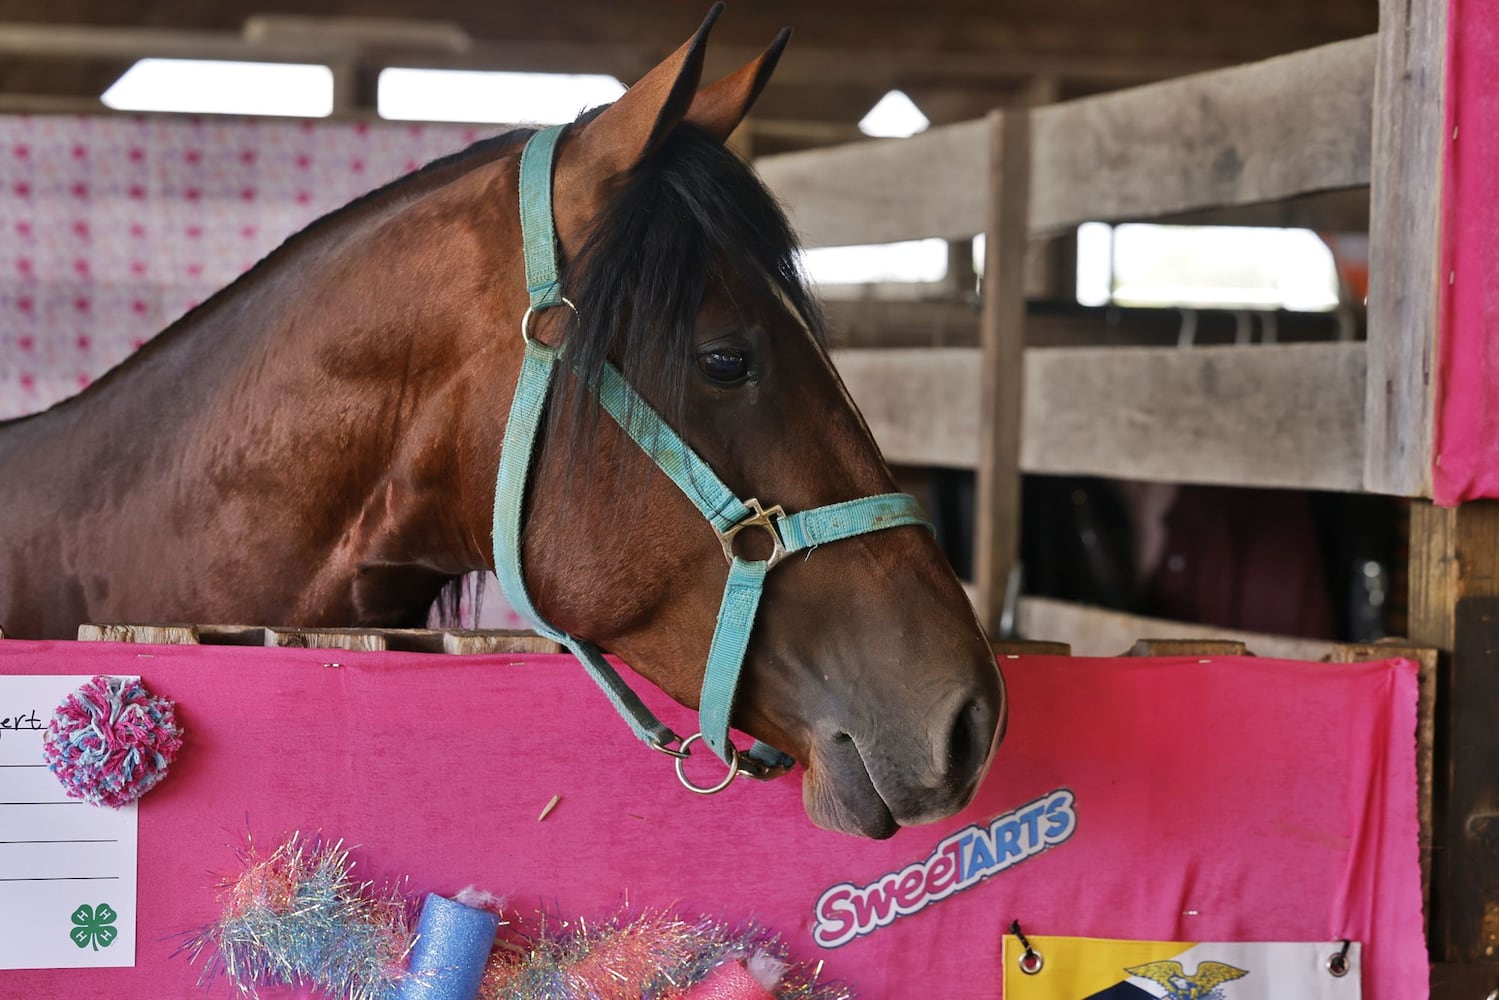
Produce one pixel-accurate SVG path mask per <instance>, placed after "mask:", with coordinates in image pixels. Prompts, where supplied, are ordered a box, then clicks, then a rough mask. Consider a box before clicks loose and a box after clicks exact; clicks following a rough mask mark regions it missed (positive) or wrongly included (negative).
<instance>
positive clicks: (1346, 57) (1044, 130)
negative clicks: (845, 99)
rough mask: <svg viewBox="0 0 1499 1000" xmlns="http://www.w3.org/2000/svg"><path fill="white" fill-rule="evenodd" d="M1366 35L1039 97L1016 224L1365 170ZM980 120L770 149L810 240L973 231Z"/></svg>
mask: <svg viewBox="0 0 1499 1000" xmlns="http://www.w3.org/2000/svg"><path fill="white" fill-rule="evenodd" d="M1375 48H1376V40H1375V36H1372V35H1371V36H1368V37H1365V38H1358V39H1354V40H1352V41H1347V42H1338V43H1335V44H1333V45H1325V46H1322V47H1321V48H1317V49H1309V50H1307V51H1305V52H1297V53H1294V54H1292V55H1288V56H1280V57H1278V58H1275V59H1269V60H1266V61H1264V62H1259V63H1252V64H1250V65H1247V66H1236V67H1233V68H1231V69H1224V70H1216V71H1214V72H1211V73H1203V74H1199V75H1197V76H1190V77H1183V78H1181V79H1177V80H1169V81H1166V82H1163V83H1158V84H1152V85H1149V86H1145V87H1137V88H1134V89H1131V90H1125V91H1118V92H1116V93H1112V94H1104V95H1101V96H1098V97H1089V98H1084V99H1082V100H1077V101H1069V102H1067V103H1064V104H1054V105H1050V106H1047V107H1043V108H1037V109H1035V111H1034V112H1033V125H1032V133H1033V134H1032V141H1031V157H1032V159H1031V178H1032V191H1031V207H1030V215H1029V223H1028V226H1029V232H1030V233H1031V234H1032V235H1044V234H1048V233H1054V232H1058V231H1061V230H1064V229H1067V228H1069V227H1071V226H1075V225H1077V224H1078V223H1080V222H1087V221H1090V220H1105V221H1107V220H1118V219H1146V218H1155V217H1159V216H1166V215H1174V214H1179V213H1183V212H1191V211H1196V210H1199V209H1207V208H1218V207H1222V206H1238V205H1252V204H1257V203H1261V202H1271V201H1278V200H1282V199H1288V198H1293V197H1296V196H1299V195H1304V194H1308V193H1312V192H1319V191H1325V190H1332V189H1338V188H1353V187H1367V186H1368V185H1369V181H1370V149H1371V116H1372V110H1371V109H1372V101H1373V94H1374V57H1375ZM987 153H988V150H987V149H986V145H985V133H984V129H983V126H982V123H981V122H979V121H973V122H964V123H961V124H958V125H948V126H944V127H942V128H935V129H930V130H929V131H927V132H924V133H922V134H921V135H918V136H913V137H912V138H910V139H898V140H881V141H878V142H865V143H855V144H851V145H848V146H842V147H837V148H833V149H825V150H810V151H806V152H801V153H786V154H782V155H779V156H769V157H765V158H763V159H761V160H760V161H759V162H758V163H757V167H758V168H759V170H760V174H761V176H762V177H763V178H764V179H765V181H766V183H767V184H769V185H770V187H771V190H773V191H775V192H776V194H777V196H778V197H780V198H781V199H782V200H783V201H784V202H785V203H786V205H787V208H788V210H789V212H790V214H791V218H792V222H793V224H794V225H795V226H796V227H797V230H798V231H799V232H800V233H801V235H802V238H803V239H804V240H805V241H806V242H807V244H808V245H809V246H836V245H841V244H854V243H888V242H894V241H896V240H907V239H918V238H922V237H927V236H940V237H943V238H947V239H955V238H959V237H962V236H971V235H974V233H975V232H976V231H977V226H978V223H979V220H981V219H982V218H983V205H984V201H983V199H984V178H983V165H982V161H983V159H984V158H985V157H986V156H987Z"/></svg>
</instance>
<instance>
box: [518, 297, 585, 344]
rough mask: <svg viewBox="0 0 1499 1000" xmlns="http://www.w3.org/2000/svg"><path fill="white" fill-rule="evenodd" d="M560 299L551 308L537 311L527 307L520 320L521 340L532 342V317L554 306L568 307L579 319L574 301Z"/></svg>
mask: <svg viewBox="0 0 1499 1000" xmlns="http://www.w3.org/2000/svg"><path fill="white" fill-rule="evenodd" d="M558 298H559V300H560V301H558V302H553V303H552V304H551V305H550V306H542V307H541V309H537V308H536V307H535V306H527V307H526V312H525V315H523V316H522V317H521V318H520V339H521V340H523V341H525V342H526V343H528V344H529V343H530V342H531V317H532V316H534V315H536V313H538V312H542V311H544V310H547V309H551V308H553V307H554V306H558V305H564V306H567V308H569V309H571V310H572V311H573V316H574V317H575V318H576V317H577V315H578V307H577V306H575V305H573V301H572V299H569V298H568V297H566V296H565V295H564V296H558Z"/></svg>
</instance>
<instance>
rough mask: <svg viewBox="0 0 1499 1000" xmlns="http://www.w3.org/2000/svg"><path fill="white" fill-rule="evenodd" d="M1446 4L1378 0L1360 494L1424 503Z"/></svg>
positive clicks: (1436, 299)
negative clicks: (1411, 498) (1366, 492)
mask: <svg viewBox="0 0 1499 1000" xmlns="http://www.w3.org/2000/svg"><path fill="white" fill-rule="evenodd" d="M1447 2H1448V0H1380V4H1379V27H1380V31H1379V51H1378V56H1377V62H1376V67H1375V83H1374V110H1375V113H1374V140H1373V141H1374V155H1373V163H1372V172H1373V178H1372V185H1373V186H1372V189H1371V197H1372V204H1371V205H1370V219H1369V346H1368V351H1369V360H1368V366H1367V380H1366V382H1365V392H1366V397H1365V398H1366V407H1367V409H1366V417H1365V422H1364V433H1365V446H1364V463H1365V464H1364V488H1365V489H1367V490H1369V491H1371V492H1375V493H1393V494H1396V495H1399V496H1429V495H1430V492H1431V486H1430V482H1431V460H1432V454H1431V450H1432V430H1433V421H1432V414H1433V406H1434V397H1433V394H1432V392H1433V381H1434V371H1435V367H1436V361H1437V349H1438V346H1439V345H1438V339H1437V333H1438V331H1437V317H1438V311H1439V308H1440V305H1441V295H1442V291H1443V289H1444V288H1445V282H1444V281H1443V279H1442V277H1441V275H1440V274H1439V270H1440V266H1441V246H1440V243H1439V236H1440V225H1441V218H1442V183H1441V182H1442V151H1443V149H1444V148H1445V145H1446V143H1445V141H1444V139H1445V136H1444V132H1445V121H1446V116H1445V98H1446V94H1445V73H1446V54H1447Z"/></svg>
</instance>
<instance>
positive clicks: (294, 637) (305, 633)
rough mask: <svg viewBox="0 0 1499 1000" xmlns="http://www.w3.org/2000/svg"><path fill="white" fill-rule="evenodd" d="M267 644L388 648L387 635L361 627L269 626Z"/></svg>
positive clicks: (372, 650)
mask: <svg viewBox="0 0 1499 1000" xmlns="http://www.w3.org/2000/svg"><path fill="white" fill-rule="evenodd" d="M265 644H266V645H267V646H289V647H294V648H297V649H347V650H352V651H357V652H366V653H378V652H381V651H383V650H384V649H385V648H386V642H385V636H383V635H381V634H380V633H379V632H378V631H376V630H374V629H359V628H268V629H266V630H265Z"/></svg>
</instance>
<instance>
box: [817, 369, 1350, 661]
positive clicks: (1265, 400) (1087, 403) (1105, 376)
mask: <svg viewBox="0 0 1499 1000" xmlns="http://www.w3.org/2000/svg"><path fill="white" fill-rule="evenodd" d="M834 358H835V363H836V364H837V366H838V369H839V371H840V372H841V373H842V374H843V377H844V381H845V382H846V383H847V384H848V387H849V392H850V393H851V394H852V395H853V397H854V400H855V401H856V402H857V403H858V404H859V406H860V408H861V409H862V410H863V411H864V414H865V417H866V418H867V419H868V421H869V426H870V429H871V430H872V431H873V432H874V436H875V440H876V441H878V442H879V443H880V447H881V448H882V449H883V450H884V452H885V457H886V458H887V459H888V460H889V461H890V462H892V463H894V464H898V465H918V466H919V465H939V466H950V467H956V468H974V467H976V465H977V461H978V455H979V448H980V438H979V430H980V421H979V417H978V414H979V413H980V412H981V408H982V395H981V388H980V376H979V372H980V370H981V368H982V362H981V359H980V357H979V354H978V352H976V351H974V350H971V349H965V348H933V349H919V348H916V349H894V350H881V351H858V350H845V351H836V352H834ZM1363 364H1364V346H1363V345H1362V344H1360V343H1331V344H1276V345H1268V346H1255V347H1202V348H1191V349H1179V348H1126V347H1100V348H1031V349H1028V350H1027V351H1026V352H1025V355H1024V388H1023V392H1022V398H1023V414H1024V416H1023V421H1022V429H1023V433H1022V439H1021V451H1020V467H1021V468H1022V469H1023V470H1024V471H1026V472H1040V473H1053V474H1057V473H1068V474H1081V475H1100V476H1115V477H1119V478H1124V479H1140V480H1148V481H1156V482H1176V483H1215V484H1220V485H1230V486H1283V487H1290V488H1302V489H1322V490H1349V491H1356V490H1358V489H1359V486H1360V483H1361V482H1362V475H1363V453H1362V448H1363V441H1364V438H1363V422H1362V420H1363V406H1364V390H1363ZM1135 638H1138V636H1136V637H1135Z"/></svg>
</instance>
